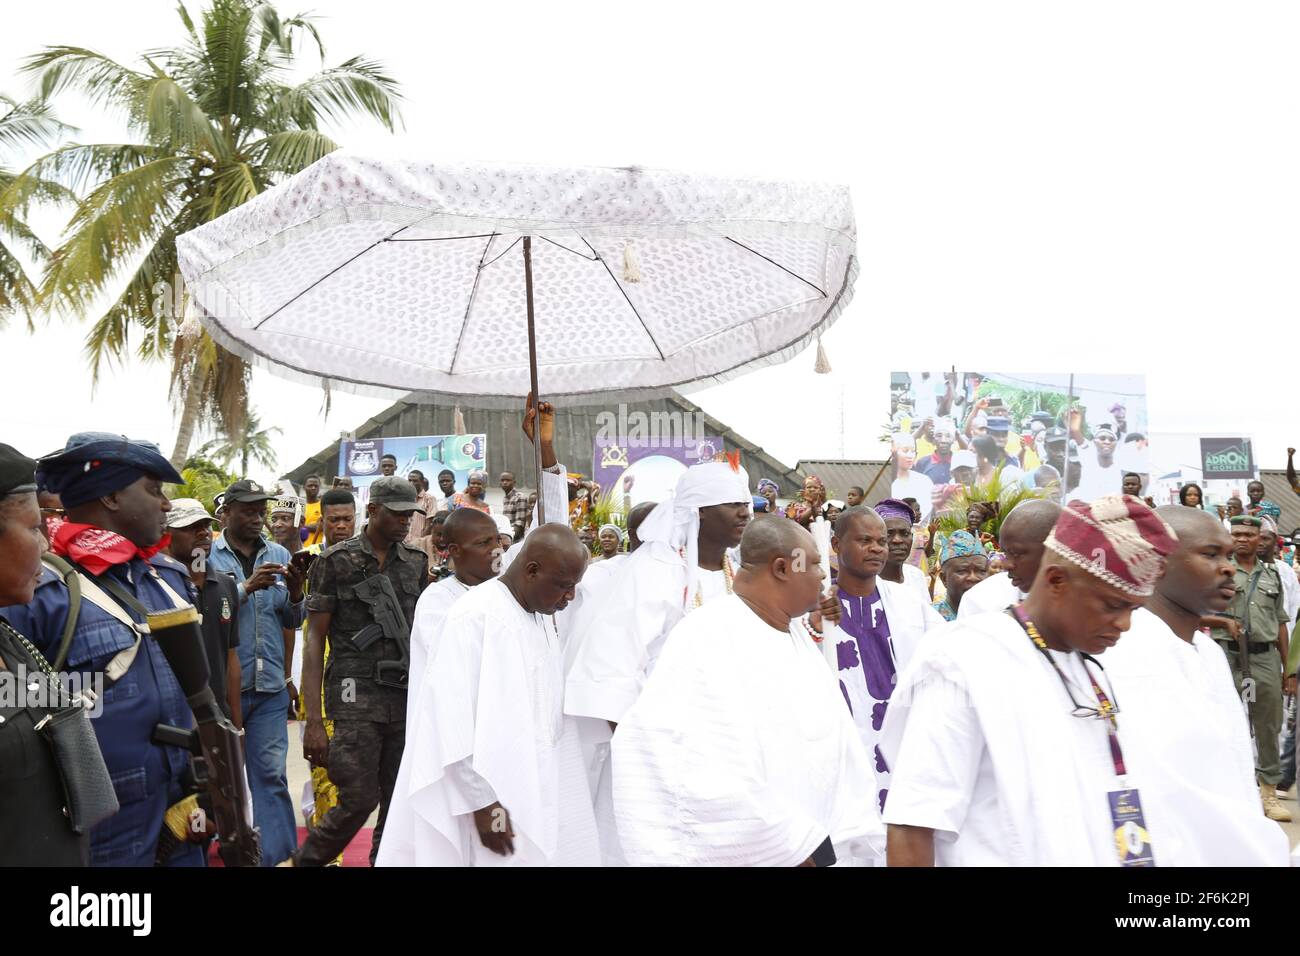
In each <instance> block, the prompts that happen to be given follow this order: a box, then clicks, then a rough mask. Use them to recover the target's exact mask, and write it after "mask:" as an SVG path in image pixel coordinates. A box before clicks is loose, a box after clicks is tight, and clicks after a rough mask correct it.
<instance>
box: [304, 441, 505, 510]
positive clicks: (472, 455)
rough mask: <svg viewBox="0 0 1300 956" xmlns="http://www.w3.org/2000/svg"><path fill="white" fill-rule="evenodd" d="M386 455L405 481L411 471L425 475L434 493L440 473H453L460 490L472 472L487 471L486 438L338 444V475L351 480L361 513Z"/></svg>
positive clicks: (342, 442) (348, 442)
mask: <svg viewBox="0 0 1300 956" xmlns="http://www.w3.org/2000/svg"><path fill="white" fill-rule="evenodd" d="M384 455H393V456H395V457H396V458H397V474H398V475H400V476H401V477H403V478H405V477H406V476H407V474H409V473H410V472H412V471H419V472H423V473H424V477H425V478H427V479H428V480H429V487H430V488H431V489H434V490H435V491H436V490H437V487H438V472H440V471H442V470H443V469H451V471H452V472H453V473H454V474H455V475H456V487H457V489H463V488H464V487H465V485H466V483H467V481H468V478H469V473H470V472H471V471H475V470H478V469H486V467H487V458H486V455H487V436H486V435H415V436H411V437H401V438H367V439H362V440H359V441H341V442H339V472H338V473H339V475H340V476H343V477H348V478H351V479H352V487H353V489H354V490H355V494H356V498H357V508H358V510H364V508H365V506H366V502H367V501H368V500H369V498H370V484H371V482H373V481H374V480H375V479H376V478H379V477H380V476H381V474H382V473H381V472H380V470H379V459H380V458H382V457H383V456H384ZM327 484H328V483H327Z"/></svg>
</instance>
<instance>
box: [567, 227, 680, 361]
mask: <svg viewBox="0 0 1300 956" xmlns="http://www.w3.org/2000/svg"><path fill="white" fill-rule="evenodd" d="M578 238H579V239H581V240H582V241H583V243H584V244H585V245H586V247H587V248H588V249H590V250H591V254H592V255H593V256H595V257H596V258H595V260H594V261H596V262H599V263H600V264H601V265H602V266H603V267H604V269H605V271H606V272H607V273H609V278H610V281H612V282H613V283H614V285H615V287H616V288H617V289H618V291H619V292H621V293H623V300H624V301H625V302H627V307H628V308H629V309H631V310H632V314H633V315H635V316H636V320H637V321H638V322H640V323H641V328H643V329H644V330H645V334H646V338H648V339H649V340H650V344H651V345H653V346H654V347H655V351H656V352H658V353H659V361H661V362H662V361H665V360H666V359H667V356H666V355H664V350H663V349H661V348H660V347H659V343H658V342H656V341H655V337H654V333H653V332H651V331H650V326H648V325H646V324H645V319H643V318H641V313H640V312H638V311H637V308H636V306H635V305H634V304H633V303H632V300H631V299H630V298H629V297H628V294H627V290H626V289H624V288H623V283H621V282H619V281H618V277H617V276H616V275H614V272H613V270H612V269H610V267H609V263H608V262H606V261H605V257H604V256H602V255H601V254H600V253H599V252H597V251H596V248H595V246H593V245H592V244H591V243H590V242H587V237H586V236H578ZM583 258H586V257H585V256H584V257H583Z"/></svg>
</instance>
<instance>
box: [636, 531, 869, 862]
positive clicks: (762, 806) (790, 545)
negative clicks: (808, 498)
mask: <svg viewBox="0 0 1300 956" xmlns="http://www.w3.org/2000/svg"><path fill="white" fill-rule="evenodd" d="M821 584H822V575H821V568H820V558H819V556H818V553H817V547H816V544H815V543H814V541H813V538H812V536H811V535H810V534H808V532H806V531H804V530H803V529H802V528H800V527H799V526H798V525H797V524H795V523H794V522H792V521H789V520H787V519H784V518H779V517H767V516H760V517H758V518H757V519H755V521H754V523H753V524H752V525H751V526H750V527H749V528H748V529H747V530H746V532H745V535H744V538H743V539H742V542H741V568H740V570H739V571H737V573H736V576H735V582H734V593H733V594H730V595H727V596H724V597H720V598H718V599H717V600H715V601H713V602H711V603H709V604H706V605H705V606H704V607H702V608H700V609H699V610H698V611H696V612H694V613H692V614H691V615H689V616H688V617H686V618H685V619H683V620H682V621H681V622H680V623H679V624H677V626H676V627H674V628H673V631H672V633H671V634H670V635H669V637H668V640H667V642H666V644H665V646H664V650H663V653H662V655H661V656H660V658H659V661H658V664H657V666H656V667H655V669H654V671H653V673H652V674H651V675H650V677H649V679H648V681H647V683H646V686H645V689H644V690H643V691H642V693H641V695H640V697H639V699H638V700H637V702H636V703H635V704H634V705H633V706H632V708H631V710H630V711H629V712H628V713H626V714H625V715H624V720H623V722H622V723H621V724H620V725H619V728H618V732H617V733H616V734H615V735H614V743H613V784H614V806H615V813H616V816H617V821H618V831H619V836H620V839H621V841H622V847H623V851H624V853H625V854H626V857H627V860H628V862H629V863H631V864H633V865H645V866H700V865H704V866H803V865H828V864H830V863H833V862H834V860H835V859H836V855H837V853H850V852H852V853H857V854H867V855H870V854H878V853H879V852H880V851H881V850H882V849H883V838H884V831H883V828H882V826H881V824H880V820H879V816H878V811H877V810H876V806H875V800H874V793H875V778H874V775H873V772H872V768H871V763H870V760H869V758H868V756H867V753H866V751H865V749H864V748H863V746H862V742H861V740H859V738H858V733H857V731H856V729H855V728H854V726H853V722H852V720H851V718H850V717H849V714H848V711H847V709H846V708H845V707H844V702H843V698H842V697H841V696H840V693H839V688H838V687H837V686H836V682H835V679H834V677H833V676H832V674H831V673H830V672H829V671H828V670H827V668H826V665H825V662H824V659H823V657H822V653H821V650H820V649H819V648H818V647H817V645H816V643H815V642H814V640H813V638H812V635H811V634H810V633H809V631H808V630H807V629H806V627H805V624H804V622H803V621H802V620H800V619H801V618H802V617H803V616H804V615H805V614H807V613H808V612H810V611H812V610H814V609H815V608H816V607H817V606H818V604H819V601H820V598H821Z"/></svg>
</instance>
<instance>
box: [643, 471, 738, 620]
mask: <svg viewBox="0 0 1300 956" xmlns="http://www.w3.org/2000/svg"><path fill="white" fill-rule="evenodd" d="M751 498H752V496H751V495H750V493H749V475H748V474H747V473H746V471H745V469H744V468H736V469H733V468H732V467H731V465H730V464H729V463H728V462H724V461H708V462H704V463H703V464H700V465H693V466H691V467H690V468H687V469H686V471H685V472H684V473H683V474H682V476H681V477H680V478H678V479H677V487H676V488H674V489H673V493H672V494H671V495H669V496H668V497H667V498H665V499H664V500H663V501H661V502H659V504H657V505H655V506H654V510H652V511H651V512H650V513H649V514H648V515H646V517H645V520H644V521H642V522H641V527H640V528H638V529H637V533H636V536H637V537H638V538H640V539H641V543H642V544H648V543H650V542H652V541H661V542H663V543H664V544H666V545H668V546H669V547H670V548H672V549H673V550H674V551H677V552H679V553H681V554H682V555H683V556H684V557H685V559H686V593H687V595H693V594H694V593H695V581H696V575H697V572H698V571H699V567H700V548H699V539H700V509H701V508H708V507H711V506H712V505H726V504H731V503H732V502H745V503H746V504H748V503H749V502H750V499H751Z"/></svg>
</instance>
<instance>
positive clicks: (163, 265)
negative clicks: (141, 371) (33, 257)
mask: <svg viewBox="0 0 1300 956" xmlns="http://www.w3.org/2000/svg"><path fill="white" fill-rule="evenodd" d="M56 255H57V254H56ZM176 276H177V267H176V236H175V234H174V233H172V232H171V231H170V230H165V231H164V233H163V234H162V235H161V236H160V237H159V239H158V241H157V242H155V243H154V245H153V248H151V249H150V250H149V252H148V253H147V254H146V255H145V256H144V258H143V259H142V260H141V262H140V264H139V266H137V267H136V270H135V272H134V273H132V275H131V279H130V281H128V282H127V284H126V288H125V289H123V290H122V293H121V295H119V296H118V297H117V299H116V300H115V301H114V302H113V304H112V305H111V306H110V307H109V308H108V310H107V311H106V312H105V313H104V314H103V315H101V316H100V317H99V319H98V320H96V322H95V324H94V325H92V326H91V329H90V333H89V334H88V335H87V336H86V342H85V345H84V352H85V355H86V358H87V360H88V363H89V365H90V369H91V377H92V382H94V383H98V381H99V374H100V372H101V371H102V369H103V367H104V366H105V365H110V364H111V363H112V362H113V361H114V360H121V359H123V358H125V357H126V356H127V355H128V354H129V353H130V345H131V334H132V331H133V329H134V330H138V331H139V332H141V333H142V334H141V335H140V342H139V344H138V345H137V347H136V354H138V355H141V356H143V357H145V358H157V357H158V356H159V355H161V354H163V353H165V352H166V351H167V350H169V349H170V347H171V341H172V339H173V337H174V335H175V327H176V325H177V324H178V321H179V320H178V318H177V314H176V307H175V303H176V302H177V300H178V298H179V296H178V295H177V294H176V293H175V292H174V291H173V289H172V287H171V283H172V282H173V281H178V280H177V278H176ZM41 293H42V299H43V300H44V299H45V298H46V297H48V295H49V291H48V289H47V288H46V287H44V286H43V287H42V289H41Z"/></svg>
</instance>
